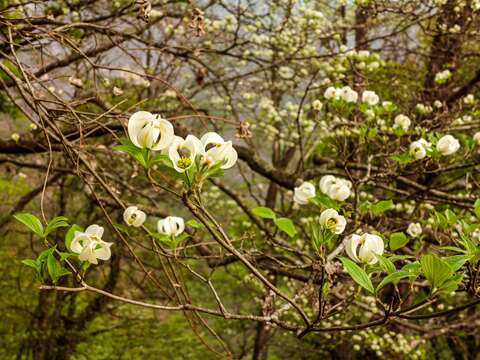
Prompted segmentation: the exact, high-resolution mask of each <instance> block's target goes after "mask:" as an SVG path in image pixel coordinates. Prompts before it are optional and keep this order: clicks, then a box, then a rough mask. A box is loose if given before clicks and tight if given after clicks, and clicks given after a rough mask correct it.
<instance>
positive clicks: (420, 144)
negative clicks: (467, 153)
mask: <svg viewBox="0 0 480 360" xmlns="http://www.w3.org/2000/svg"><path fill="white" fill-rule="evenodd" d="M458 149H460V142H459V141H458V139H456V138H455V137H453V136H452V135H445V136H442V137H441V138H440V139H439V140H438V142H437V144H436V150H437V151H438V153H439V154H441V155H443V156H448V155H452V154H454V153H456V152H457V151H458ZM431 150H432V143H431V142H428V141H427V140H425V139H423V138H421V139H418V140H416V141H414V142H412V143H411V144H410V148H409V152H410V155H411V156H412V157H413V158H414V159H416V160H420V159H423V158H425V157H426V156H427V155H428V152H430V151H431Z"/></svg>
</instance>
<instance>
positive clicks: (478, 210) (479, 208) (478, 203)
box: [473, 199, 480, 219]
mask: <svg viewBox="0 0 480 360" xmlns="http://www.w3.org/2000/svg"><path fill="white" fill-rule="evenodd" d="M473 209H474V211H475V215H476V216H477V219H480V199H477V200H475V204H473Z"/></svg>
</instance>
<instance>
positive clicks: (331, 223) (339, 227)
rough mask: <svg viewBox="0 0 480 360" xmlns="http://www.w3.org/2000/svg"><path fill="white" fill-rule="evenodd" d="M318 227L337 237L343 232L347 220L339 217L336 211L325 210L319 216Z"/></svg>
mask: <svg viewBox="0 0 480 360" xmlns="http://www.w3.org/2000/svg"><path fill="white" fill-rule="evenodd" d="M320 225H322V226H324V227H325V228H327V229H328V230H330V231H331V232H333V233H334V234H337V235H338V234H341V233H342V232H343V231H344V230H345V226H346V225H347V220H345V217H343V216H342V215H339V214H338V212H337V210H335V209H326V210H324V211H322V213H321V214H320Z"/></svg>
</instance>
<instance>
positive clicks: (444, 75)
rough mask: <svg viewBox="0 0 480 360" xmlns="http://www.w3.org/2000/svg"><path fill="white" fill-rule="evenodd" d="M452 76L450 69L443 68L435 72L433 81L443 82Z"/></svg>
mask: <svg viewBox="0 0 480 360" xmlns="http://www.w3.org/2000/svg"><path fill="white" fill-rule="evenodd" d="M451 77H452V72H451V71H450V70H448V69H447V70H443V71H441V72H439V73H436V74H435V82H436V83H437V84H445V83H446V82H447V81H448V80H450V78H451Z"/></svg>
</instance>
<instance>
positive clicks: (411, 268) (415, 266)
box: [400, 261, 422, 276]
mask: <svg viewBox="0 0 480 360" xmlns="http://www.w3.org/2000/svg"><path fill="white" fill-rule="evenodd" d="M400 271H408V272H411V273H413V274H415V275H417V276H418V275H420V272H421V271H422V265H420V263H419V262H418V261H415V262H413V263H411V264H406V265H405V266H404V267H402V268H401V269H400Z"/></svg>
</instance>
